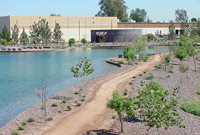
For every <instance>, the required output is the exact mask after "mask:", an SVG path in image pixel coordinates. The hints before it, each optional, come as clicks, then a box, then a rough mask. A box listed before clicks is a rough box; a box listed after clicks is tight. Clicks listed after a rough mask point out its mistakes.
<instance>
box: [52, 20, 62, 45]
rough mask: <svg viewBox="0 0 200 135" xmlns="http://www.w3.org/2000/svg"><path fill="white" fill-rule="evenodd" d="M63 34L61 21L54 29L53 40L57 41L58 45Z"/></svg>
mask: <svg viewBox="0 0 200 135" xmlns="http://www.w3.org/2000/svg"><path fill="white" fill-rule="evenodd" d="M62 35H63V33H62V31H61V30H60V25H59V23H56V24H55V28H54V31H53V40H54V41H55V42H56V43H57V45H58V41H59V40H60V39H61V38H62Z"/></svg>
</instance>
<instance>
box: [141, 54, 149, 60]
mask: <svg viewBox="0 0 200 135" xmlns="http://www.w3.org/2000/svg"><path fill="white" fill-rule="evenodd" d="M148 58H149V57H148V55H147V54H140V55H139V60H142V61H144V62H147V60H148Z"/></svg>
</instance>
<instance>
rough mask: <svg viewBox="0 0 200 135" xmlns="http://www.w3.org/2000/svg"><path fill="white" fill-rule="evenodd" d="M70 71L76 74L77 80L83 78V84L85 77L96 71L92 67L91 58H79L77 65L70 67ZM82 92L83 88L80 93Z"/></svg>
mask: <svg viewBox="0 0 200 135" xmlns="http://www.w3.org/2000/svg"><path fill="white" fill-rule="evenodd" d="M70 70H71V72H72V73H74V77H75V78H76V80H77V79H78V78H81V82H82V81H83V80H84V78H85V77H87V76H88V75H90V74H91V73H92V72H93V71H94V68H93V67H92V61H91V58H88V57H84V58H83V57H79V59H78V61H77V62H76V64H74V65H72V66H71V67H70ZM81 90H82V88H80V90H79V93H80V91H81Z"/></svg>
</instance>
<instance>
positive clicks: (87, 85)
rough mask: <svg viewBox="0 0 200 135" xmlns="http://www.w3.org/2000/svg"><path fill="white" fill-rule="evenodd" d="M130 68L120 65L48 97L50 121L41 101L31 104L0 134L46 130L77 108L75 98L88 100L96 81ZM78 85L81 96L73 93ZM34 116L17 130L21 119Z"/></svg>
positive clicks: (7, 134) (34, 132)
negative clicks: (44, 113) (54, 104)
mask: <svg viewBox="0 0 200 135" xmlns="http://www.w3.org/2000/svg"><path fill="white" fill-rule="evenodd" d="M129 68H131V66H128V65H123V66H122V67H120V68H118V69H116V70H114V71H112V72H109V73H107V74H103V75H100V76H97V77H95V78H92V79H89V80H88V81H85V82H83V83H80V84H77V85H74V86H72V87H70V88H68V89H65V90H63V91H61V92H59V93H57V94H55V95H53V96H51V97H50V98H48V99H47V105H46V106H47V118H48V117H53V120H52V121H48V122H47V123H46V124H45V122H44V119H43V112H44V111H43V110H42V109H41V106H42V104H41V102H39V103H37V104H35V105H33V106H31V107H30V108H28V109H27V110H25V111H24V112H22V113H21V114H19V115H18V116H16V117H15V118H14V119H12V120H11V121H9V122H8V123H7V124H5V125H4V126H2V127H1V128H0V135H10V134H11V132H13V131H17V132H18V133H19V135H23V134H26V135H28V134H31V135H33V134H34V135H39V134H42V133H43V132H45V131H47V130H48V129H50V128H51V127H53V126H54V125H55V124H56V123H57V122H58V121H60V120H61V119H62V118H64V117H66V116H67V115H69V114H71V113H73V112H74V111H76V110H78V109H79V108H80V107H78V106H77V104H76V102H75V101H76V100H78V102H80V103H81V104H84V103H85V102H86V101H87V100H89V99H90V98H91V97H92V94H93V93H94V91H93V88H94V87H95V86H96V84H97V83H101V82H102V81H104V80H105V79H107V78H110V77H113V76H115V75H116V74H119V73H122V72H123V71H125V70H127V69H129ZM80 86H82V87H84V89H83V90H82V92H81V97H80V95H79V94H77V95H76V94H74V93H75V91H76V90H77V89H79V88H80ZM84 95H85V96H86V97H85V98H84V99H85V101H81V99H82V98H83V97H82V96H84ZM64 96H65V97H66V98H67V103H66V104H64V103H63V102H62V100H63V97H64ZM53 103H57V104H58V107H51V105H52V104H53ZM67 105H71V106H72V111H67V109H66V107H67ZM31 117H32V118H34V119H35V122H33V123H28V122H27V125H26V126H24V131H19V130H18V126H19V125H20V124H21V122H22V121H27V120H28V119H29V118H31Z"/></svg>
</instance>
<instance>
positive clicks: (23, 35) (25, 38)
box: [19, 28, 29, 45]
mask: <svg viewBox="0 0 200 135" xmlns="http://www.w3.org/2000/svg"><path fill="white" fill-rule="evenodd" d="M19 40H20V43H21V44H23V45H26V44H27V43H28V42H29V39H28V35H27V33H26V32H25V29H24V28H23V31H22V33H21V35H20V39H19Z"/></svg>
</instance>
